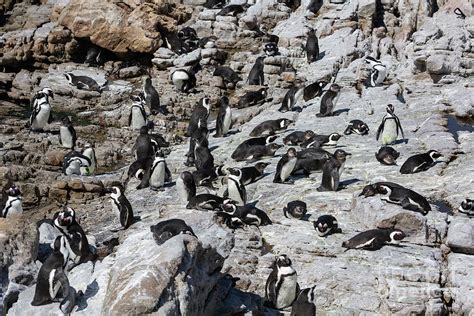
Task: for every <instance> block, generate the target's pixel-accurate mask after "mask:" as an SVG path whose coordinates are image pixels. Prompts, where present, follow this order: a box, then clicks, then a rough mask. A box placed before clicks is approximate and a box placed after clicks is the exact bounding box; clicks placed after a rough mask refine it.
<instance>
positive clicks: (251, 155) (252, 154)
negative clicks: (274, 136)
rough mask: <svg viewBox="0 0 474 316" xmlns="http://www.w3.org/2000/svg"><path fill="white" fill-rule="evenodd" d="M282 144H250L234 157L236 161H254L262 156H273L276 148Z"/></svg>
mask: <svg viewBox="0 0 474 316" xmlns="http://www.w3.org/2000/svg"><path fill="white" fill-rule="evenodd" d="M281 147H282V145H279V144H275V143H271V144H268V145H255V146H250V147H247V148H243V149H242V151H241V152H240V153H239V156H238V157H237V158H234V159H235V160H236V161H242V160H250V161H256V160H259V159H261V158H263V157H273V156H275V153H276V152H277V150H278V149H280V148H281Z"/></svg>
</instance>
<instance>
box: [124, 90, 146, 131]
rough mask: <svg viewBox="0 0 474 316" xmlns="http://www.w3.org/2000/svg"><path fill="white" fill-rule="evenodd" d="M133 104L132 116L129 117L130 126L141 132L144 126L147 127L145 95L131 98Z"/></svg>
mask: <svg viewBox="0 0 474 316" xmlns="http://www.w3.org/2000/svg"><path fill="white" fill-rule="evenodd" d="M130 99H131V100H132V101H133V102H132V108H131V109H130V115H129V116H128V126H130V127H131V128H133V129H135V130H139V129H141V128H142V127H144V126H147V115H146V111H145V104H146V102H145V99H144V97H143V94H141V93H140V94H139V95H137V96H133V95H132V96H130Z"/></svg>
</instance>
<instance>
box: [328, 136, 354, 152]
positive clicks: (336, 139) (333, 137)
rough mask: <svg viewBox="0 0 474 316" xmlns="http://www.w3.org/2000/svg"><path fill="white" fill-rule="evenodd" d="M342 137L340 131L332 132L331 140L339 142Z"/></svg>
mask: <svg viewBox="0 0 474 316" xmlns="http://www.w3.org/2000/svg"><path fill="white" fill-rule="evenodd" d="M341 137H342V135H340V134H338V133H332V134H330V135H329V141H330V142H337V141H338V140H339V139H340V138H341ZM346 154H347V153H346ZM349 155H350V154H349Z"/></svg>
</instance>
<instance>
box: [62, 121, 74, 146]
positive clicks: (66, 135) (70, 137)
mask: <svg viewBox="0 0 474 316" xmlns="http://www.w3.org/2000/svg"><path fill="white" fill-rule="evenodd" d="M61 123H62V125H61V127H60V128H59V143H60V144H61V146H63V147H65V148H69V149H74V147H75V146H76V140H77V137H76V130H75V129H74V127H73V126H72V122H71V119H70V118H69V117H67V116H65V117H63V119H62V120H61Z"/></svg>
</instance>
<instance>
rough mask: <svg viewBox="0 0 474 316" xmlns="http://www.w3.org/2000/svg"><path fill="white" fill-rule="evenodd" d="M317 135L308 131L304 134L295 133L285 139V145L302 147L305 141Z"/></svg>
mask: <svg viewBox="0 0 474 316" xmlns="http://www.w3.org/2000/svg"><path fill="white" fill-rule="evenodd" d="M315 135H316V134H315V133H314V132H313V131H310V130H307V131H304V132H301V131H295V132H292V133H290V134H288V135H286V136H285V137H284V138H283V144H285V145H293V146H295V145H300V144H302V143H304V142H305V141H307V140H309V139H311V138H313V137H314V136H315Z"/></svg>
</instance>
